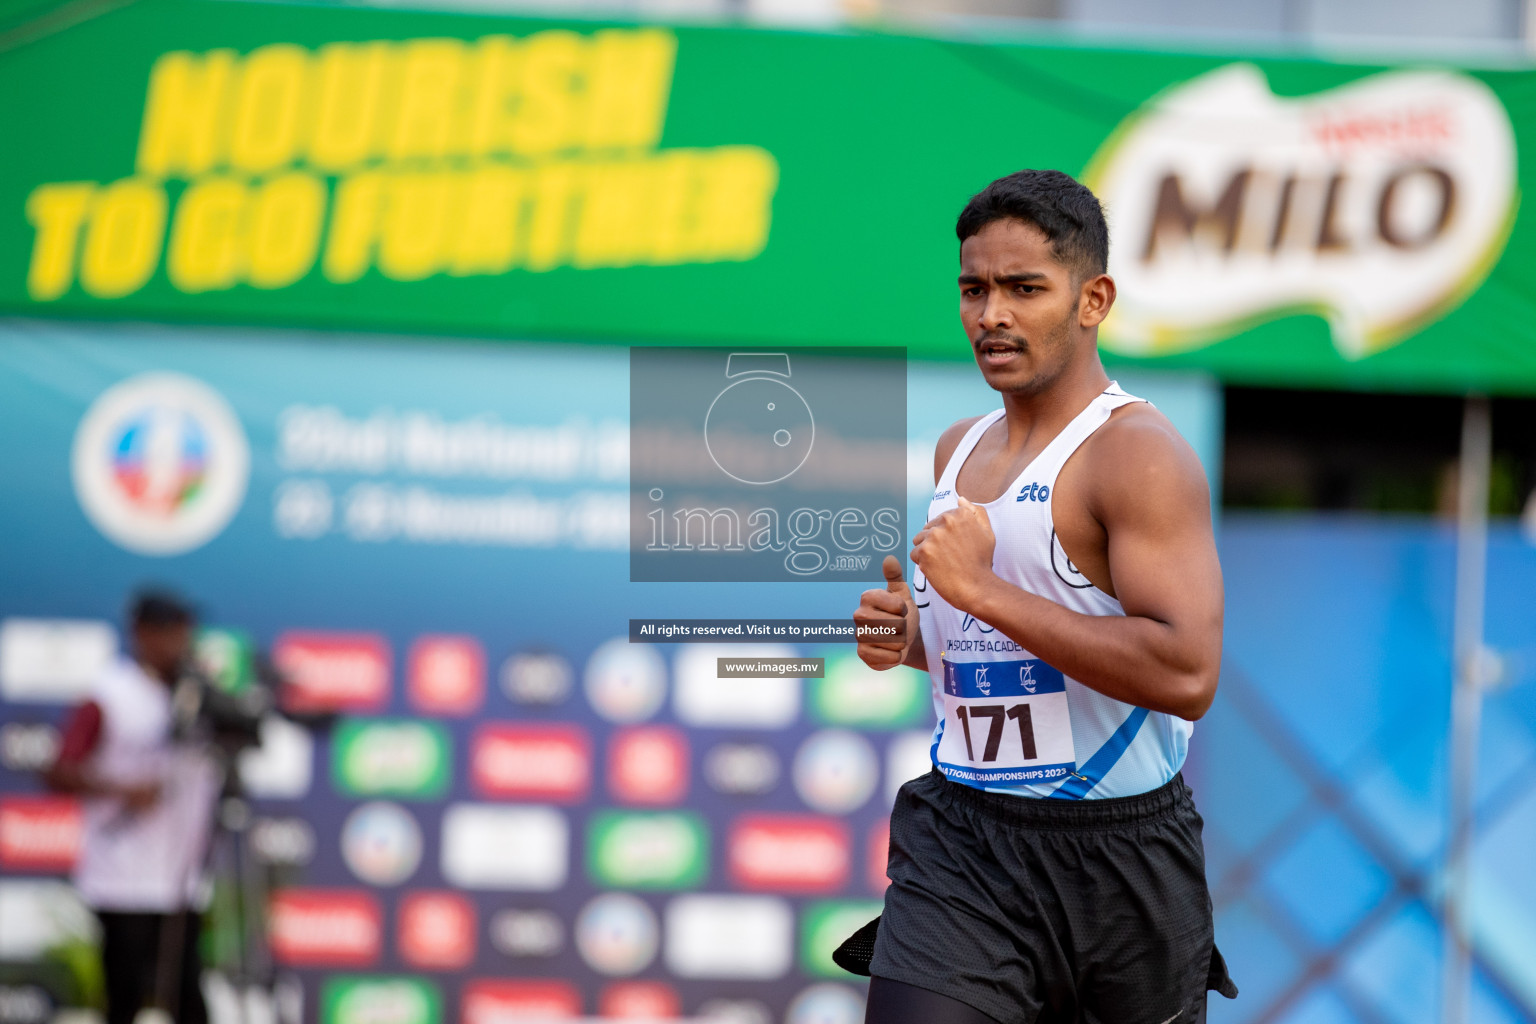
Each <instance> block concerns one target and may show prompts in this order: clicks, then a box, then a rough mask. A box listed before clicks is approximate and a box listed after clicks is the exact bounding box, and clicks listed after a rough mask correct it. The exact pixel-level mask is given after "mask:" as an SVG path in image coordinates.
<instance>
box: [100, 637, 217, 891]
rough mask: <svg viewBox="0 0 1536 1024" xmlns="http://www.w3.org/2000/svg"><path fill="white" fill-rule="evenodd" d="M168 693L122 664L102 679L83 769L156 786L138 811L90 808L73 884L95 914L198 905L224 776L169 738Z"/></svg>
mask: <svg viewBox="0 0 1536 1024" xmlns="http://www.w3.org/2000/svg"><path fill="white" fill-rule="evenodd" d="M171 696H172V693H171V689H170V687H168V686H166V685H165V684H164V683H162V682H160V681H159V680H157V679H154V678H152V677H151V676H150V675H148V674H147V673H146V672H145V671H144V669H143V667H142V666H140V665H139V664H138V663H137V662H136V661H134V660H133V659H131V658H127V657H122V658H119V659H118V660H117V661H115V662H114V663H112V664H111V665H110V666H108V667H107V669H106V670H104V671H103V673H102V674H101V676H100V677H99V678H98V679H97V681H96V683H95V686H94V687H93V693H92V699H93V700H94V701H95V702H96V704H97V705H98V706H99V707H100V709H101V734H100V738H99V740H98V742H97V744H96V747H95V749H94V750H93V751H92V753H91V756H90V759H89V761H88V762H87V764H88V765H89V770H90V771H91V773H92V774H93V775H94V776H95V777H97V778H100V779H104V780H110V781H112V782H114V783H119V784H126V785H133V784H140V783H156V784H158V785H159V786H160V796H159V799H158V800H156V801H155V802H154V803H153V804H152V805H151V806H149V807H147V808H145V809H144V810H142V811H137V812H135V811H130V810H129V809H128V808H127V807H125V806H124V804H123V802H122V801H121V800H119V799H116V798H107V797H90V798H87V799H86V800H85V801H84V811H83V835H82V837H81V843H80V857H79V860H78V861H77V862H76V864H75V871H74V881H75V886H76V888H77V889H78V890H79V892H80V896H81V898H82V899H83V900H84V901H85V903H86V904H87V905H88V906H90V907H92V908H94V909H96V910H110V911H130V912H131V911H137V912H145V913H171V912H175V911H179V910H183V909H186V908H188V907H190V906H192V905H193V902H194V899H195V897H196V895H197V893H198V891H199V889H200V882H201V875H202V866H203V858H204V854H205V853H206V851H207V847H208V839H209V835H210V833H211V831H212V822H213V814H214V809H215V802H216V800H217V797H218V790H219V771H218V768H217V766H216V765H215V763H214V761H213V759H212V758H211V757H210V756H209V755H208V753H207V752H206V751H205V750H204V749H203V747H202V746H201V745H200V744H193V743H183V742H177V741H176V740H175V739H174V737H173V735H172V731H173V730H172V725H173V717H172V712H171Z"/></svg>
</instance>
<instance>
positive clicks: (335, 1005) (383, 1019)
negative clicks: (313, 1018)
mask: <svg viewBox="0 0 1536 1024" xmlns="http://www.w3.org/2000/svg"><path fill="white" fill-rule="evenodd" d="M320 1004H321V1012H320V1020H321V1022H322V1024H441V1021H442V1018H443V1012H442V995H441V993H440V992H439V991H438V989H437V987H436V986H434V985H431V984H428V983H427V982H424V981H419V980H417V979H415V978H399V977H395V978H387V977H386V978H379V977H372V978H338V977H332V978H329V979H327V980H326V982H325V984H324V986H323V987H322V989H321V994H320Z"/></svg>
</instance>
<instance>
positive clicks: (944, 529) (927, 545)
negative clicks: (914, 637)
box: [912, 498, 997, 611]
mask: <svg viewBox="0 0 1536 1024" xmlns="http://www.w3.org/2000/svg"><path fill="white" fill-rule="evenodd" d="M959 500H960V506H959V507H958V508H952V509H950V510H949V511H948V512H945V513H944V514H943V515H941V516H938V517H936V518H934V519H932V520H929V522H928V525H927V526H924V527H923V528H922V529H921V530H919V531H918V532H917V536H915V537H913V538H912V562H913V564H915V565H916V566H917V567H918V568H919V569H921V570H923V575H924V576H925V577H927V579H928V582H929V583H930V584H932V586H933V588H934V589H935V590H937V591H938V592H939V594H940V595H942V596H943V598H944V600H946V601H948V602H949V603H950V604H951V605H953V606H954V607H956V608H959V609H960V610H962V611H964V610H965V609H966V607H967V606H968V605H969V603H970V598H971V595H973V594H974V593H975V591H976V590H977V588H979V587H980V586H981V584H982V583H983V582H984V581H985V580H986V579H987V578H988V577H990V576H991V575H992V553H993V551H994V550H995V549H996V548H997V537H996V536H995V535H994V534H993V533H992V521H991V520H990V519H989V518H988V517H987V510H986V509H984V508H982V507H981V506H980V505H977V504H976V503H974V502H972V501H970V500H969V499H968V498H960V499H959Z"/></svg>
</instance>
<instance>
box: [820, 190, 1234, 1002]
mask: <svg viewBox="0 0 1536 1024" xmlns="http://www.w3.org/2000/svg"><path fill="white" fill-rule="evenodd" d="M956 233H957V234H958V235H959V237H960V319H961V321H962V323H963V324H964V325H965V330H966V334H967V335H968V336H969V338H970V341H971V348H972V350H973V351H974V353H975V357H976V363H977V365H978V366H979V367H980V368H981V373H982V376H983V377H985V378H986V381H987V383H988V384H990V385H991V386H992V387H993V388H995V389H996V390H997V391H998V392H999V393H1000V394H1001V395H1002V399H1003V407H1002V408H1001V409H999V410H997V411H995V412H992V413H989V414H987V415H984V416H977V417H973V418H971V419H967V420H961V421H960V422H958V423H956V424H955V425H954V426H952V427H950V428H949V429H948V430H947V431H945V432H944V434H943V436H942V437H940V439H939V444H938V450H937V451H936V452H935V453H934V461H933V466H934V478H935V486H934V494H933V501H932V503H931V504H930V505H929V509H928V520H929V521H928V524H927V526H925V527H924V528H923V529H922V530H921V531H920V532H919V533H918V534H917V535H916V536H915V537H914V538H913V547H912V561H913V563H914V564H915V565H916V567H917V571H916V573H915V575H914V578H913V582H912V585H911V587H908V585H907V584H906V583H905V582H904V581H903V579H902V573H901V565H900V563H899V562H898V561H897V559H895V558H894V557H888V558H886V560H885V566H884V570H885V576H886V580H887V585H886V588H885V589H884V590H870V591H867V592H866V593H865V594H864V595H863V598H862V600H861V601H860V603H859V608H858V611H857V612H856V613H855V615H854V618H855V620H856V621H859V622H870V623H875V622H883V623H889V622H890V621H891V620H892V619H900V618H905V622H906V634H905V635H906V638H907V639H905V640H904V641H903V642H900V643H861V644H860V645H859V655H860V657H862V658H863V659H864V661H865V662H866V663H868V664H869V665H871V666H872V667H874V668H878V669H885V668H891V667H892V666H895V665H900V664H905V665H911V666H913V667H921V668H924V669H926V670H927V671H928V673H929V675H930V677H931V678H932V681H933V688H934V706H935V708H936V710H937V712H938V716H939V721H938V727H937V728H936V729H935V731H934V742H933V748H932V756H933V763H934V770H933V772H931V773H930V774H929V775H926V776H924V777H922V778H920V779H914V780H913V781H911V782H909V783H907V784H906V785H905V786H903V787H902V789H901V792H900V794H899V796H898V797H897V800H896V807H895V810H894V812H893V813H892V816H891V846H890V861H889V869H888V870H889V874H890V877H891V886H890V888H889V889H888V890H887V892H886V896H885V910H884V913H883V914H882V916H881V919H880V922H879V927H878V932H877V933H876V935H875V937H874V948H873V958H872V961H871V963H870V973H871V974H872V975H873V980H872V981H871V983H870V989H869V1009H868V1011H867V1017H866V1020H867V1021H868V1022H870V1024H906V1022H912V1024H917V1022H923V1024H987V1022H988V1021H997V1022H1002V1024H1034V1022H1052V1024H1057V1022H1059V1024H1076V1022H1084V1024H1174V1022H1180V1024H1183V1022H1198V1021H1200V1020H1203V1018H1204V1016H1205V998H1206V991H1207V989H1208V988H1214V989H1217V990H1219V991H1221V992H1222V993H1223V994H1224V995H1227V996H1229V997H1231V996H1235V995H1236V994H1237V990H1236V988H1235V987H1234V986H1233V985H1232V982H1231V980H1230V979H1229V978H1228V977H1227V972H1226V966H1225V964H1224V963H1223V961H1222V959H1221V954H1220V953H1219V952H1218V951H1217V950H1216V946H1215V941H1214V935H1213V927H1212V920H1211V899H1210V894H1209V891H1208V890H1207V888H1206V882H1205V859H1204V852H1203V849H1202V846H1201V839H1200V828H1201V820H1200V816H1199V815H1198V814H1197V813H1196V811H1195V807H1194V803H1193V802H1192V801H1191V798H1190V791H1189V789H1188V788H1187V787H1186V786H1185V785H1184V781H1183V778H1182V777H1181V776H1180V774H1179V769H1180V767H1181V766H1182V765H1183V763H1184V754H1185V750H1186V748H1187V746H1188V743H1189V736H1190V733H1191V731H1192V729H1193V726H1192V725H1191V723H1192V722H1193V721H1194V720H1195V719H1197V718H1199V717H1200V716H1201V715H1203V714H1205V712H1206V710H1207V709H1208V708H1209V707H1210V706H1211V700H1212V698H1213V697H1214V696H1215V694H1216V676H1217V670H1218V666H1219V664H1220V660H1221V623H1222V583H1221V566H1220V565H1219V564H1218V562H1217V559H1216V546H1215V542H1214V539H1213V537H1212V533H1211V513H1210V493H1209V490H1208V488H1207V485H1206V481H1205V475H1204V473H1203V472H1202V470H1201V467H1200V463H1199V461H1198V459H1196V457H1195V454H1194V452H1193V451H1192V450H1191V449H1190V447H1189V445H1188V444H1186V443H1185V442H1184V440H1183V439H1182V438H1181V437H1180V436H1179V435H1178V433H1177V432H1176V431H1175V430H1174V428H1173V426H1172V425H1171V424H1170V423H1169V422H1168V420H1167V419H1166V418H1165V417H1164V416H1163V415H1162V413H1160V412H1158V411H1157V410H1156V409H1154V408H1153V407H1152V406H1151V405H1149V404H1147V403H1146V402H1145V401H1143V400H1141V399H1139V398H1135V397H1133V396H1131V395H1128V394H1126V393H1125V392H1124V391H1122V390H1120V388H1119V387H1118V386H1117V385H1116V384H1115V383H1114V382H1113V381H1111V380H1110V379H1109V378H1108V376H1106V375H1105V372H1104V368H1103V366H1102V365H1101V364H1100V362H1099V353H1098V347H1097V346H1098V326H1099V324H1100V323H1101V322H1102V321H1103V319H1104V317H1105V315H1106V314H1108V313H1109V309H1110V306H1111V305H1113V303H1114V301H1115V283H1114V281H1113V280H1112V279H1111V278H1110V277H1109V276H1108V275H1106V274H1105V268H1106V259H1107V256H1108V249H1109V234H1108V230H1107V228H1106V226H1105V223H1104V214H1103V211H1102V210H1101V209H1100V206H1099V202H1098V200H1097V198H1095V197H1094V195H1093V193H1092V192H1090V191H1089V190H1088V189H1087V188H1085V187H1084V186H1082V185H1080V184H1078V183H1077V182H1076V181H1074V180H1073V179H1072V178H1070V177H1068V176H1067V175H1065V174H1062V173H1060V172H1059V171H1020V172H1018V173H1017V174H1011V175H1009V176H1008V177H1006V178H1001V179H999V180H997V181H995V182H993V183H992V184H991V185H988V186H987V187H986V188H985V189H984V190H983V191H982V192H980V193H979V194H977V195H976V196H975V197H973V198H972V199H971V201H970V203H969V204H967V206H966V207H965V209H964V211H963V212H961V214H960V219H959V223H958V224H957V225H956ZM865 934H866V935H867V930H866V933H865ZM857 938H858V937H857V936H856V937H855V939H857ZM850 941H854V940H850Z"/></svg>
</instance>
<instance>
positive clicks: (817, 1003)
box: [784, 982, 864, 1024]
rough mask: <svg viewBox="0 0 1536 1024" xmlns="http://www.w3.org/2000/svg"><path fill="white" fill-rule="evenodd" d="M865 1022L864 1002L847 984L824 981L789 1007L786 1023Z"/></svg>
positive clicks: (802, 993) (801, 995)
mask: <svg viewBox="0 0 1536 1024" xmlns="http://www.w3.org/2000/svg"><path fill="white" fill-rule="evenodd" d="M863 1019H864V1000H863V999H861V998H859V994H858V993H857V992H855V991H853V990H852V989H850V988H849V987H848V986H847V985H837V984H834V983H832V982H824V983H822V984H820V985H812V986H811V987H810V988H808V989H806V990H804V991H803V992H801V993H800V994H799V995H797V996H795V998H794V1001H793V1002H791V1003H790V1004H789V1011H788V1012H787V1013H785V1014H784V1021H785V1024H859V1021H861V1020H863Z"/></svg>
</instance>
